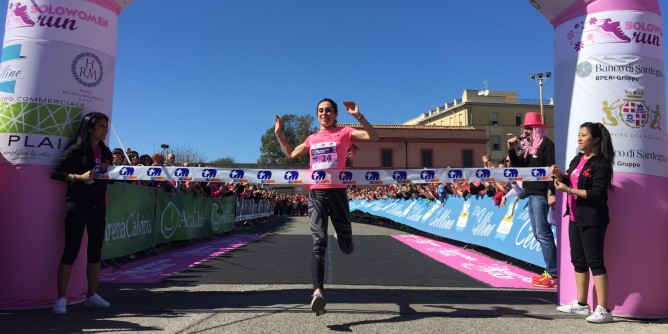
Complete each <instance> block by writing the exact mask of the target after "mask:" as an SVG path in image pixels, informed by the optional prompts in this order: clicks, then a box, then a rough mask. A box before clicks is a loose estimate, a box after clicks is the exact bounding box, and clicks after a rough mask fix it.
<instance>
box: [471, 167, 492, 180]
mask: <svg viewBox="0 0 668 334" xmlns="http://www.w3.org/2000/svg"><path fill="white" fill-rule="evenodd" d="M491 174H492V172H491V171H490V170H489V169H478V170H477V171H475V176H476V177H477V178H478V179H480V180H482V181H487V180H489V178H490V175H491ZM490 181H491V180H490Z"/></svg>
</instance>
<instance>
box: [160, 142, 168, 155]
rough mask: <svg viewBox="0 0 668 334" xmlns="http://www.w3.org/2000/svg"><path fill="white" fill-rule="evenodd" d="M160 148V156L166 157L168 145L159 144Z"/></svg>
mask: <svg viewBox="0 0 668 334" xmlns="http://www.w3.org/2000/svg"><path fill="white" fill-rule="evenodd" d="M160 148H161V149H162V152H161V154H162V155H163V156H165V157H166V153H167V150H169V144H160Z"/></svg>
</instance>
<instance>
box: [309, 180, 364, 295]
mask: <svg viewBox="0 0 668 334" xmlns="http://www.w3.org/2000/svg"><path fill="white" fill-rule="evenodd" d="M308 194H309V196H308V215H309V217H310V218H311V235H312V237H313V255H312V257H311V278H312V280H313V288H314V289H322V288H323V285H324V281H325V251H326V249H327V241H328V236H327V224H328V218H331V219H332V225H334V230H335V231H336V235H337V238H338V240H339V247H340V248H341V251H343V252H344V253H346V254H350V253H352V251H353V249H352V247H351V246H352V241H353V231H352V226H351V224H350V208H349V206H348V195H347V193H346V189H338V188H336V189H313V190H309V193H308Z"/></svg>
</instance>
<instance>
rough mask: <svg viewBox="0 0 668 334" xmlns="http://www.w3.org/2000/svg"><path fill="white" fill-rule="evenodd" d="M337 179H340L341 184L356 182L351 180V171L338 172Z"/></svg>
mask: <svg viewBox="0 0 668 334" xmlns="http://www.w3.org/2000/svg"><path fill="white" fill-rule="evenodd" d="M339 180H341V181H342V182H341V183H343V184H356V183H357V181H354V180H353V172H349V171H341V172H339Z"/></svg>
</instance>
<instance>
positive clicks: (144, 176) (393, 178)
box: [97, 166, 551, 185]
mask: <svg viewBox="0 0 668 334" xmlns="http://www.w3.org/2000/svg"><path fill="white" fill-rule="evenodd" d="M97 178H98V179H109V180H129V181H134V180H139V181H142V180H143V181H195V182H241V183H253V184H296V185H300V184H345V185H383V184H397V183H452V182H460V181H463V182H476V181H477V182H491V181H502V182H509V181H549V180H551V178H550V171H549V167H535V168H490V169H488V168H460V169H454V168H452V169H445V168H439V169H403V170H359V169H358V170H309V169H300V170H288V169H225V168H213V167H192V168H191V167H165V166H111V167H109V169H107V170H106V171H98V173H97Z"/></svg>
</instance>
